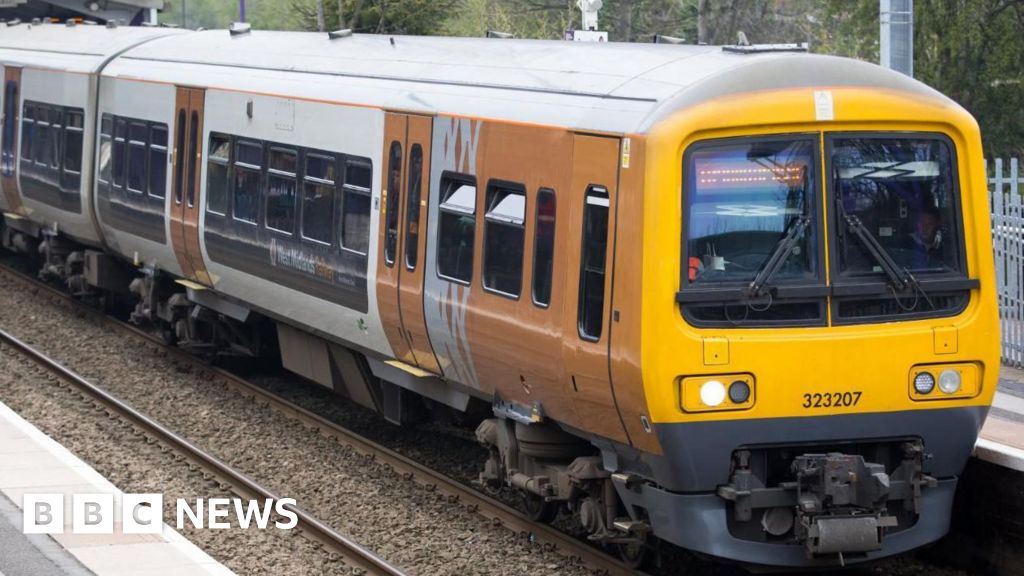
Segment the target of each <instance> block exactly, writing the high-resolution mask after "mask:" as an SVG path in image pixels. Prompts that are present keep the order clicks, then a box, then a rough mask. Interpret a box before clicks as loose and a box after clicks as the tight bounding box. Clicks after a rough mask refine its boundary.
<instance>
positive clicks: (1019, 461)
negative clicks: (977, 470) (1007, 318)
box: [974, 366, 1024, 472]
mask: <svg viewBox="0 0 1024 576" xmlns="http://www.w3.org/2000/svg"><path fill="white" fill-rule="evenodd" d="M974 451H975V455H976V456H977V457H979V458H981V459H982V460H987V461H989V462H992V463H994V464H998V465H1000V466H1005V467H1007V468H1012V469H1014V470H1018V471H1021V472H1024V370H1021V369H1019V368H1012V367H1010V366H1002V367H1000V369H999V388H997V389H996V395H995V398H994V399H993V400H992V409H991V410H990V411H989V413H988V419H987V420H986V421H985V426H984V427H983V428H982V429H981V436H980V438H978V444H977V446H975V449H974Z"/></svg>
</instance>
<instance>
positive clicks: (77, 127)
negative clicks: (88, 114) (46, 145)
mask: <svg viewBox="0 0 1024 576" xmlns="http://www.w3.org/2000/svg"><path fill="white" fill-rule="evenodd" d="M84 126H85V117H84V115H83V113H82V111H81V110H68V112H67V114H65V116H64V169H63V171H62V173H61V186H62V187H63V188H64V189H65V190H75V191H77V190H78V189H79V187H80V186H81V178H82V176H81V173H82V137H83V129H84Z"/></svg>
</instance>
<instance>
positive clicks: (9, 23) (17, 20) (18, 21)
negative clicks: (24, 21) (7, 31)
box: [7, 18, 21, 27]
mask: <svg viewBox="0 0 1024 576" xmlns="http://www.w3.org/2000/svg"><path fill="white" fill-rule="evenodd" d="M18 24H21V18H12V19H10V20H8V21H7V26H8V27H10V26H17V25H18Z"/></svg>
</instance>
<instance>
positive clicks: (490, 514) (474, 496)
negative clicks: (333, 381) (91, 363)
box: [0, 262, 642, 576]
mask: <svg viewBox="0 0 1024 576" xmlns="http://www.w3.org/2000/svg"><path fill="white" fill-rule="evenodd" d="M0 272H2V273H4V274H6V275H8V276H10V277H13V278H15V279H17V280H19V281H22V282H25V283H28V284H31V285H33V286H36V287H39V288H42V289H45V290H46V291H48V292H49V293H51V294H52V295H54V296H56V297H58V298H60V299H62V300H65V301H68V302H70V303H72V304H74V305H76V306H77V307H79V308H80V309H82V310H84V311H86V312H87V313H89V314H92V315H94V316H95V317H96V318H98V319H100V320H101V321H104V322H107V323H109V324H110V325H112V326H114V327H116V328H118V329H120V330H124V331H127V332H130V333H132V334H134V335H135V336H137V337H140V338H143V339H145V340H146V341H149V342H150V343H154V344H157V345H158V346H159V347H161V348H162V349H164V350H166V351H167V352H168V353H170V354H172V355H173V356H174V357H175V358H176V359H178V360H181V361H184V362H188V363H190V364H192V365H193V366H196V367H198V368H199V369H201V370H205V371H206V372H209V373H210V374H211V375H213V376H217V377H220V378H221V379H222V381H223V382H224V383H225V384H227V385H229V386H232V387H234V388H235V389H237V390H239V391H241V392H242V393H246V394H249V395H251V396H252V397H253V398H255V399H257V400H260V401H263V402H266V403H267V404H268V405H269V406H271V407H273V408H274V409H276V410H278V411H279V412H281V413H283V414H285V415H287V416H291V417H293V418H295V419H296V420H298V421H299V422H302V423H304V424H305V425H307V426H309V427H311V428H315V429H317V430H318V431H319V433H320V434H323V435H324V436H326V437H328V438H334V439H335V440H337V441H338V442H340V443H342V444H344V445H347V446H349V447H351V448H353V449H355V450H357V451H359V452H361V453H363V454H365V455H367V456H368V457H371V458H374V459H375V460H377V461H378V462H381V463H383V464H385V465H387V466H389V467H391V468H392V469H393V470H394V471H395V472H396V473H398V474H401V475H402V476H404V477H405V478H406V479H408V480H411V481H414V482H416V483H417V484H419V485H421V486H423V487H424V488H426V489H427V490H432V491H436V492H438V493H439V494H443V495H444V496H446V497H448V498H449V500H451V501H453V502H461V503H462V504H463V505H465V506H466V507H467V508H468V509H469V510H471V511H473V512H475V513H477V514H479V515H481V516H483V517H485V518H487V519H489V520H491V521H492V522H494V523H495V524H500V525H503V526H505V527H506V528H508V529H510V530H512V531H514V532H518V533H520V534H523V535H524V536H531V535H532V539H533V540H534V541H535V542H539V543H541V544H542V545H545V546H547V547H548V548H549V549H551V550H553V551H554V552H556V553H558V554H560V555H562V556H564V557H567V558H570V559H575V560H577V561H579V562H581V563H582V564H584V565H585V566H587V567H589V568H591V569H592V570H594V571H596V572H597V573H603V574H606V575H608V576H636V575H637V574H642V572H639V571H637V570H633V569H631V568H630V567H629V566H627V565H626V564H625V563H623V562H622V561H621V560H619V559H618V558H614V557H612V556H610V555H608V554H606V553H605V552H602V551H601V550H598V549H597V548H595V547H593V546H591V545H589V544H587V543H586V542H583V541H581V540H579V539H578V538H576V537H574V536H571V535H569V534H566V533H565V532H562V531H561V530H559V529H557V528H555V527H553V526H549V525H547V524H541V523H538V522H534V521H533V520H530V519H529V518H528V517H527V516H526V515H525V514H523V513H522V512H520V511H518V510H516V509H515V508H512V507H511V506H509V505H507V504H505V503H504V502H500V501H498V500H496V499H494V498H492V497H490V496H488V495H486V494H484V493H483V492H481V491H479V490H476V489H474V488H472V487H469V486H466V485H464V484H462V483H460V482H459V481H457V480H454V479H452V478H449V477H448V476H445V475H444V474H442V473H440V472H437V471H435V470H433V469H431V468H428V467H427V466H425V465H423V464H420V463H419V462H416V461H415V460H412V459H411V458H409V457H407V456H404V455H402V454H399V453H398V452H396V451H394V450H392V449H390V448H388V447H386V446H383V445H381V444H379V443H377V442H374V441H373V440H370V439H369V438H366V437H365V436H362V435H360V434H358V433H356V432H353V431H351V430H349V429H347V428H344V427H343V426H341V425H339V424H337V423H335V422H332V421H330V420H328V419H326V418H324V417H323V416H320V415H319V414H316V413H314V412H312V411H310V410H308V409H306V408H304V407H302V406H299V405H297V404H295V403H293V402H290V401H288V400H285V399H284V398H281V397H279V396H277V395H275V394H273V393H272V392H269V391H267V390H265V389H263V388H261V387H260V386H257V385H256V384H253V383H251V382H249V381H247V380H245V379H243V378H241V377H239V376H236V375H235V374H233V373H231V372H228V371H227V370H224V369H222V368H218V367H216V366H213V365H211V364H210V363H209V362H206V361H204V360H202V359H200V358H198V357H196V356H193V355H192V354H189V353H188V352H186V351H185V350H182V349H180V348H176V347H173V346H168V345H167V344H166V343H164V342H163V340H161V339H160V338H159V337H158V336H156V335H154V334H151V333H149V332H146V331H144V330H141V329H140V328H138V327H137V326H134V325H131V324H128V323H126V322H122V321H121V320H118V319H116V318H113V317H111V316H109V315H107V314H104V313H102V312H101V311H99V310H97V309H95V308H93V307H90V306H88V305H87V304H85V303H82V302H80V301H78V300H75V299H74V298H72V297H71V296H70V295H68V294H67V293H65V292H62V291H60V290H58V289H56V288H54V287H53V286H51V285H49V284H45V283H43V282H42V281H40V280H38V279H36V278H33V277H31V276H28V275H27V274H24V273H23V272H20V271H18V270H14V269H12V268H10V267H9V266H8V265H7V264H6V263H3V262H0ZM199 375H200V376H202V374H201V373H200V374H199Z"/></svg>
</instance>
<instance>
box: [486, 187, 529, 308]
mask: <svg viewBox="0 0 1024 576" xmlns="http://www.w3.org/2000/svg"><path fill="white" fill-rule="evenodd" d="M525 240H526V189H525V188H523V187H522V186H521V185H519V184H510V183H498V184H491V185H490V186H488V189H487V211H486V212H485V213H484V272H483V281H484V288H486V289H488V290H491V291H494V292H498V293H501V294H503V295H505V296H510V297H513V298H518V297H519V293H520V291H521V290H522V283H523V246H524V244H525Z"/></svg>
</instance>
